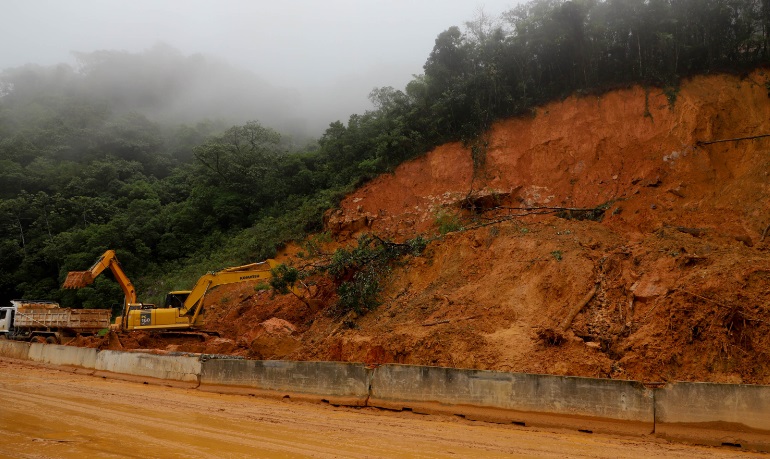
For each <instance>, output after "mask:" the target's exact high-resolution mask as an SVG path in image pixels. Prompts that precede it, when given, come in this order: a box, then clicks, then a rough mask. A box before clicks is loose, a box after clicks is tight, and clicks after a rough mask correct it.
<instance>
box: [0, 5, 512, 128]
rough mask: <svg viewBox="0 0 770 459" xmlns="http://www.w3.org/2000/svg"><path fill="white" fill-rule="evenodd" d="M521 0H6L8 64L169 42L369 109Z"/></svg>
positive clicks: (2, 32)
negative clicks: (444, 42)
mask: <svg viewBox="0 0 770 459" xmlns="http://www.w3.org/2000/svg"><path fill="white" fill-rule="evenodd" d="M520 1H521V0H478V1H477V0H283V1H281V0H273V1H265V0H208V1H203V0H47V1H46V0H2V8H1V9H0V10H1V11H2V16H0V43H3V46H2V52H1V53H0V69H4V68H8V67H17V66H20V65H23V64H26V63H35V64H41V65H51V64H56V63H60V62H68V63H74V60H73V58H72V56H71V54H70V52H71V51H81V52H90V51H95V50H99V49H109V50H125V51H130V52H138V51H142V50H145V49H147V48H150V47H152V46H153V45H154V44H156V43H158V42H163V43H166V44H168V45H170V46H172V47H174V48H176V49H179V50H180V51H181V52H182V53H184V54H195V53H203V54H206V55H213V56H217V57H220V58H222V59H224V60H226V61H228V62H229V63H230V64H233V65H236V66H240V67H244V68H246V69H249V70H251V71H253V72H255V73H256V74H258V75H260V76H261V77H263V78H264V79H265V80H267V81H268V82H270V83H271V84H273V85H276V86H282V87H288V88H296V89H298V90H300V91H301V92H302V93H305V92H306V91H309V90H312V91H318V90H319V89H320V90H322V91H325V92H329V93H336V92H338V91H347V92H348V94H345V96H346V97H345V99H346V100H347V101H350V100H352V101H357V102H353V105H356V104H360V106H361V107H362V108H364V109H365V108H368V106H367V104H368V102H367V95H368V93H369V91H370V90H371V89H372V88H374V87H381V86H394V87H396V88H398V89H402V88H403V87H404V85H405V84H406V83H407V82H408V81H409V80H410V79H411V76H412V74H419V73H422V65H423V64H424V63H425V60H426V58H427V57H428V54H429V53H430V51H431V49H432V48H433V44H434V40H435V38H436V36H437V35H438V34H439V33H440V32H442V31H444V30H446V29H447V28H449V27H450V26H452V25H458V26H461V25H462V24H463V23H464V22H465V21H468V20H471V19H473V18H474V17H475V16H476V15H477V11H478V10H479V9H480V8H483V9H484V12H485V13H487V14H491V15H495V16H497V15H499V14H500V13H502V12H503V11H506V10H509V9H511V8H512V7H513V6H514V5H515V4H516V3H518V2H520ZM341 105H344V104H341ZM347 105H348V106H345V107H344V108H343V107H340V109H341V110H343V111H346V110H350V109H352V108H353V107H352V106H351V102H347ZM358 111H362V110H358ZM346 113H350V112H346Z"/></svg>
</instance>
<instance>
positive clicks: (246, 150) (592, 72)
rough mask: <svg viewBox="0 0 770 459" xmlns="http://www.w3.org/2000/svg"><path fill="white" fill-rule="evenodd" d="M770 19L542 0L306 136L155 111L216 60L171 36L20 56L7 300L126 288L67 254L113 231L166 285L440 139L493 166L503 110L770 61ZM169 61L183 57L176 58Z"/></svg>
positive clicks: (11, 95)
mask: <svg viewBox="0 0 770 459" xmlns="http://www.w3.org/2000/svg"><path fill="white" fill-rule="evenodd" d="M769 33H770V3H768V2H766V1H762V2H760V1H758V0H668V1H666V0H607V1H596V0H575V1H568V2H564V1H561V0H538V1H534V2H532V3H528V4H525V5H521V6H519V7H517V8H515V9H514V10H512V11H509V12H507V13H505V14H504V15H503V16H502V17H500V18H497V19H491V18H488V17H485V16H483V15H481V16H480V17H478V18H476V19H475V20H474V21H471V22H469V23H468V24H466V27H465V29H464V30H461V29H460V28H458V27H451V28H449V29H447V30H446V31H444V32H442V33H441V34H439V35H438V37H437V38H436V42H435V46H434V48H433V50H432V52H431V53H430V55H429V56H428V58H427V61H426V63H425V66H424V74H423V75H419V76H416V77H415V78H414V80H412V81H411V82H410V83H409V84H408V85H407V86H406V87H405V88H404V90H396V89H393V88H390V87H386V88H380V89H376V90H374V91H372V93H371V94H370V99H371V101H372V103H373V104H374V109H373V110H370V111H367V112H365V113H364V114H357V115H352V116H351V117H350V119H349V120H348V121H347V123H342V122H339V121H337V122H334V123H331V125H330V126H329V128H328V129H327V130H326V132H325V133H324V134H323V136H322V137H321V138H320V139H319V140H318V142H317V144H314V145H311V146H309V147H305V148H297V147H296V146H295V145H293V144H291V143H290V142H289V141H288V140H287V139H285V138H283V137H281V136H280V135H279V134H278V133H277V132H275V131H273V130H271V129H268V128H266V127H264V126H263V125H261V124H259V123H256V122H250V123H246V124H243V125H237V126H232V127H230V128H227V126H225V125H223V124H222V123H218V122H212V121H205V120H201V121H193V122H192V124H179V123H174V122H172V121H171V120H170V119H169V116H168V115H167V116H165V117H157V116H154V115H156V114H157V111H158V110H159V109H160V108H161V107H162V106H163V105H164V104H165V103H166V102H168V103H170V99H168V94H172V93H174V91H175V90H176V86H175V85H174V84H171V85H169V84H168V81H169V80H168V78H171V76H174V75H177V74H182V73H190V72H193V71H194V70H195V69H196V68H202V67H200V65H198V64H196V62H198V61H197V60H196V59H194V58H189V59H186V58H184V57H182V56H178V55H172V56H171V57H169V55H168V50H165V51H164V50H160V51H157V50H156V53H157V52H161V51H162V52H163V53H165V54H162V55H161V56H160V57H158V56H154V55H152V56H150V57H153V56H154V57H153V59H155V60H154V61H153V62H155V65H154V67H152V68H153V69H155V70H153V71H150V70H148V68H150V67H147V62H146V59H144V60H143V59H141V57H142V56H137V55H132V54H129V53H117V52H115V53H111V52H99V53H93V54H90V55H80V56H79V58H80V60H81V68H80V69H78V70H77V71H75V70H73V69H72V68H70V67H68V66H65V65H60V66H56V67H51V68H43V67H36V66H25V67H22V68H18V69H9V70H6V71H4V72H3V73H2V75H0V304H3V303H7V300H8V299H10V298H11V297H22V296H23V297H35V298H40V299H52V300H59V301H61V302H63V303H64V304H65V305H68V306H85V307H101V306H104V305H107V304H111V303H115V302H118V301H120V291H119V289H118V288H117V286H116V285H115V284H114V283H113V282H110V281H109V279H106V278H104V279H100V280H99V281H98V282H97V283H96V284H95V286H94V288H89V289H83V290H79V291H61V290H60V289H59V285H60V282H61V280H62V279H63V276H64V274H65V273H66V272H67V271H69V270H83V269H86V268H87V267H89V266H90V265H91V263H92V262H93V261H94V260H95V259H96V258H97V256H98V255H99V254H101V253H102V252H103V251H104V250H105V249H108V248H111V249H116V250H117V251H118V256H119V258H120V260H121V262H122V263H123V266H124V268H125V270H126V271H127V272H128V273H129V275H130V276H131V277H132V279H133V280H134V282H135V283H136V284H137V287H138V289H139V291H140V297H141V298H142V299H144V300H150V299H157V298H158V297H161V296H162V295H163V292H165V291H168V290H170V289H172V288H186V287H189V285H191V284H192V282H193V281H194V280H195V279H196V278H197V277H198V276H200V275H201V274H203V273H204V272H205V271H208V270H212V269H217V268H220V267H223V266H228V265H235V264H241V263H244V262H250V261H259V260H262V259H264V258H266V257H269V256H271V255H272V254H273V253H274V251H275V249H276V247H278V246H280V244H281V243H283V242H284V241H287V240H290V239H294V238H301V237H303V236H304V235H305V234H306V233H307V232H311V231H317V230H319V229H321V226H322V214H323V212H324V211H325V210H326V209H328V208H330V207H332V206H334V205H335V203H336V202H337V200H338V199H339V197H340V196H341V195H342V194H343V193H345V192H347V191H349V190H351V189H352V187H354V186H356V185H358V184H360V183H362V182H363V181H365V180H367V179H369V178H371V177H373V176H375V175H376V174H379V173H382V172H386V171H390V170H392V169H393V168H394V167H395V166H397V165H398V164H400V163H401V162H403V161H404V160H406V159H409V158H413V157H415V156H417V155H419V154H422V153H423V152H425V151H427V150H428V149H430V148H432V147H433V146H436V145H438V144H440V143H443V142H445V141H450V140H463V141H465V142H466V143H468V144H470V145H471V146H472V147H473V148H472V151H473V152H474V161H477V162H478V163H479V164H480V165H483V141H481V140H479V137H478V136H479V134H480V133H481V132H483V131H484V130H485V129H487V128H488V127H489V126H490V125H491V123H492V122H494V121H495V120H497V119H500V118H502V117H506V116H511V115H518V114H523V113H527V112H528V111H529V110H531V109H532V107H534V106H535V105H537V104H540V103H543V102H545V101H548V100H552V99H554V98H560V97H564V96H566V95H568V94H570V93H573V92H575V91H578V92H589V91H590V92H598V91H604V90H608V89H612V88H614V87H617V86H622V85H628V84H631V83H642V84H646V85H657V86H661V87H669V89H668V93H670V94H671V95H672V98H674V97H675V95H676V89H675V87H676V85H677V84H678V81H679V79H680V78H681V77H683V76H688V75H692V74H696V73H707V72H714V71H728V70H729V71H740V70H744V69H748V68H751V67H755V66H758V65H763V64H764V63H765V62H767V60H768V52H770V50H768V34H769ZM172 54H173V53H172ZM145 57H147V56H145ZM158 62H167V63H170V64H169V65H167V66H165V67H163V71H162V72H160V73H159V71H158V70H157V69H158V65H157V64H158ZM175 66H176V67H183V69H184V72H181V71H180V72H176V71H173V69H174V68H176V67H175ZM205 68H206V69H209V70H207V71H210V67H205ZM172 81H177V80H172ZM199 81H205V78H200V79H199ZM201 89H205V86H201ZM177 102H178V101H177ZM180 110H182V111H183V108H182V109H180ZM184 121H185V122H187V123H190V121H189V120H184ZM365 242H366V244H365V245H364V247H363V249H366V250H368V251H371V250H372V249H373V246H371V245H370V244H371V240H368V241H365ZM363 249H361V250H363ZM356 250H357V249H352V250H351V251H350V253H349V255H350V256H351V257H352V258H351V260H355V259H356V257H355V256H354V255H355V254H356V253H357V252H356ZM340 256H342V255H340ZM337 261H339V264H340V266H342V265H344V264H345V263H343V262H344V261H345V260H337ZM356 272H358V273H361V272H363V273H364V274H365V273H366V272H367V271H366V270H364V271H361V270H359V271H356ZM364 274H360V275H361V276H363V275H364ZM355 275H357V274H352V276H353V277H355ZM338 277H339V278H340V281H341V282H342V286H343V287H342V289H341V290H340V293H341V298H342V301H343V302H347V303H346V304H347V306H346V308H347V309H353V310H355V309H359V308H362V307H365V304H366V303H367V302H369V301H372V300H371V297H372V294H373V293H376V291H377V290H378V288H379V286H378V284H376V282H374V281H372V282H369V280H371V279H369V280H367V279H363V280H364V281H365V282H361V283H359V284H360V285H358V287H356V285H354V284H353V283H350V281H351V280H355V279H353V278H351V279H347V278H345V276H344V275H342V274H340V275H338ZM361 286H363V287H361ZM359 287H361V288H359ZM348 303H349V304H348Z"/></svg>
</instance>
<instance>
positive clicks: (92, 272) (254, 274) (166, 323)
mask: <svg viewBox="0 0 770 459" xmlns="http://www.w3.org/2000/svg"><path fill="white" fill-rule="evenodd" d="M278 265H279V263H278V262H277V261H275V260H272V259H268V260H265V261H263V262H261V263H252V264H248V265H243V266H235V267H232V268H225V269H222V270H219V271H212V272H209V273H206V274H204V275H203V276H201V277H200V279H198V282H196V283H195V286H194V287H193V288H192V290H180V291H174V292H169V293H168V294H167V295H166V301H165V304H164V306H163V307H157V306H155V305H154V304H145V303H141V302H137V300H136V291H135V290H134V286H133V284H131V281H130V280H129V279H128V276H126V274H125V273H124V272H123V269H122V268H121V267H120V263H118V260H117V258H116V256H115V252H114V251H113V250H108V251H106V252H105V253H104V254H103V255H102V256H101V257H100V258H99V259H98V260H97V261H96V263H94V265H93V266H92V267H91V269H89V270H88V271H71V272H69V273H68V274H67V279H66V280H65V281H64V284H63V285H62V287H64V288H81V287H85V286H87V285H89V284H91V283H93V281H94V278H96V276H98V275H99V274H100V273H101V272H102V271H104V270H105V269H107V268H109V269H110V270H111V271H112V274H113V275H114V276H115V280H116V281H117V282H118V284H120V286H121V288H122V289H123V293H124V294H125V302H124V305H123V313H122V314H121V317H120V318H118V319H117V320H116V321H115V328H117V329H120V330H185V329H188V330H189V329H199V328H200V327H202V326H203V317H204V308H203V300H204V298H205V296H206V293H208V292H209V291H210V290H211V289H212V288H214V287H216V286H217V285H223V284H232V283H236V282H249V281H251V282H253V281H265V280H268V279H270V278H271V277H273V275H272V273H271V269H272V268H275V267H276V266H278Z"/></svg>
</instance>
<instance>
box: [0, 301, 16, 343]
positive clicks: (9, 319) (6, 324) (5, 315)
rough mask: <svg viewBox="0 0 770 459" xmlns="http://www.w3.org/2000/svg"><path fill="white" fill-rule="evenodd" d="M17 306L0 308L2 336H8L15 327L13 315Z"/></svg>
mask: <svg viewBox="0 0 770 459" xmlns="http://www.w3.org/2000/svg"><path fill="white" fill-rule="evenodd" d="M15 312H16V307H15V306H3V307H1V308H0V336H3V337H4V336H6V335H7V334H8V333H10V331H11V328H12V327H13V315H14V313H15Z"/></svg>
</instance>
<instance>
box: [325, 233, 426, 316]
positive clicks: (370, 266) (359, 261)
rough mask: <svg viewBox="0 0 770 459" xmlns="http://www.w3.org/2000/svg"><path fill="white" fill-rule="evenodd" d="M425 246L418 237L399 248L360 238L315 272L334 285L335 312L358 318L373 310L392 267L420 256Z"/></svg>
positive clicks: (372, 237)
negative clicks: (406, 258) (327, 276)
mask: <svg viewBox="0 0 770 459" xmlns="http://www.w3.org/2000/svg"><path fill="white" fill-rule="evenodd" d="M427 244H428V241H427V240H426V239H424V238H423V237H422V236H417V237H416V238H414V239H410V240H408V241H406V242H404V243H403V244H399V243H395V242H391V241H388V240H384V239H381V238H379V237H377V236H376V235H372V234H364V235H362V236H361V237H360V238H359V239H358V244H357V245H356V246H355V247H353V248H352V249H344V248H343V249H338V250H337V251H336V252H334V254H333V255H332V258H331V261H330V262H329V264H328V265H325V266H323V267H320V268H319V270H321V271H326V272H328V273H329V274H331V275H332V277H334V279H335V281H337V282H338V287H337V294H338V296H339V301H338V303H337V305H336V309H337V310H336V312H337V313H339V314H340V315H344V314H346V313H348V312H350V311H353V312H355V313H357V314H362V313H365V312H366V311H369V310H371V309H374V308H375V307H377V306H378V305H379V304H380V300H379V294H380V292H381V291H382V281H383V280H384V279H385V278H386V277H387V275H388V274H390V271H391V268H392V265H393V264H394V263H395V262H396V261H398V260H399V259H400V258H401V257H403V256H406V255H412V256H417V255H420V254H421V253H422V252H423V251H424V250H425V247H426V246H427Z"/></svg>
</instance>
